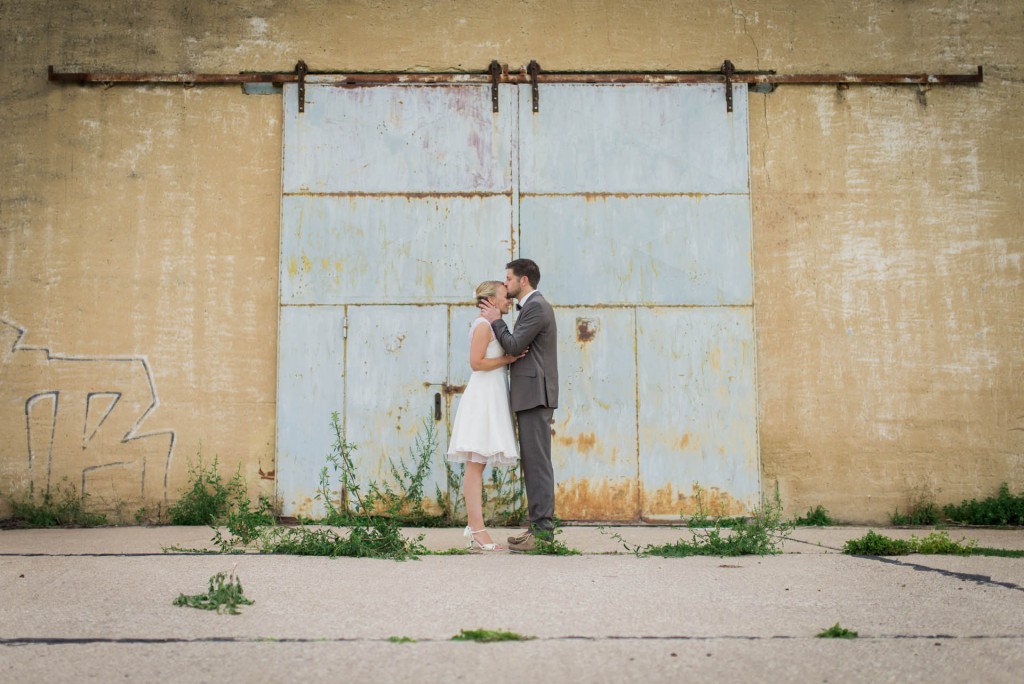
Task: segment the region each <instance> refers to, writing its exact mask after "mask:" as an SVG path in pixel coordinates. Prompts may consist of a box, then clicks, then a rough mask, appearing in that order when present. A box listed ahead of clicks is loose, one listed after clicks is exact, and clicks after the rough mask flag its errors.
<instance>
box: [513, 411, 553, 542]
mask: <svg viewBox="0 0 1024 684" xmlns="http://www.w3.org/2000/svg"><path fill="white" fill-rule="evenodd" d="M554 414H555V409H553V408H549V407H547V406H538V407H536V408H532V409H527V410H526V411H516V421H517V422H518V424H519V458H520V461H521V463H522V464H523V476H524V478H525V479H526V500H527V503H528V504H529V511H528V516H529V518H530V528H531V529H534V530H541V531H550V530H553V529H554V528H555V523H554V520H553V518H554V517H555V475H554V470H553V469H552V467H551V417H552V416H553V415H554Z"/></svg>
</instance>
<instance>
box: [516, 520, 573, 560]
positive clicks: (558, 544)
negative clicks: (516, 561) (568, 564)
mask: <svg viewBox="0 0 1024 684" xmlns="http://www.w3.org/2000/svg"><path fill="white" fill-rule="evenodd" d="M560 534H562V530H561V528H557V527H556V528H555V530H554V532H552V534H551V537H550V538H548V537H546V536H540V535H537V536H534V538H533V539H534V545H533V550H532V551H527V552H526V553H528V554H530V555H533V556H579V555H581V553H580V550H579V549H574V548H572V547H570V546H566V544H565V542H563V541H562V540H561V539H559V538H558V535H560Z"/></svg>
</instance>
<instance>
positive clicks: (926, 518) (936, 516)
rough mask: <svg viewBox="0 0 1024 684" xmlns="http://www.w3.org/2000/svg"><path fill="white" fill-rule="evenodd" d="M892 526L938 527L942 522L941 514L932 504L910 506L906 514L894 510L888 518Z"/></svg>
mask: <svg viewBox="0 0 1024 684" xmlns="http://www.w3.org/2000/svg"><path fill="white" fill-rule="evenodd" d="M889 521H890V522H891V523H892V524H893V525H938V524H939V523H940V522H942V512H941V511H940V510H939V507H938V506H937V505H935V503H934V502H931V501H929V502H925V503H921V504H917V505H911V506H910V508H909V509H908V510H907V512H906V513H900V509H899V508H896V509H895V510H894V511H893V512H892V514H891V515H890V516H889Z"/></svg>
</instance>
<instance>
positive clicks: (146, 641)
mask: <svg viewBox="0 0 1024 684" xmlns="http://www.w3.org/2000/svg"><path fill="white" fill-rule="evenodd" d="M819 638H821V637H815V636H792V635H782V634H780V635H772V636H754V635H742V634H734V635H718V636H692V635H690V636H688V635H664V636H630V635H605V636H580V635H565V636H550V637H527V638H524V639H519V640H517V641H593V642H599V641H807V640H816V639H819ZM858 640H868V641H894V640H924V641H928V640H944V641H959V640H963V641H979V640H1022V641H1024V634H968V635H964V636H956V635H954V634H883V635H878V636H860V637H858ZM452 642H453V639H451V638H448V639H437V638H431V637H427V638H423V639H413V640H412V641H411V642H409V643H419V644H443V643H452ZM274 643H276V644H317V643H325V644H334V643H368V644H369V643H392V640H391V639H390V638H387V639H385V638H367V637H216V636H211V637H192V638H185V637H7V638H0V646H12V647H13V646H87V645H92V644H125V645H162V644H274ZM456 643H458V642H456Z"/></svg>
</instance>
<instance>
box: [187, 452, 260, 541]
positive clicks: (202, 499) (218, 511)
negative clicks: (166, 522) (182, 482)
mask: <svg viewBox="0 0 1024 684" xmlns="http://www.w3.org/2000/svg"><path fill="white" fill-rule="evenodd" d="M188 479H189V485H190V487H189V489H187V490H186V491H185V493H184V494H182V495H181V496H180V497H179V498H178V500H177V501H175V502H174V503H173V504H172V505H171V507H170V509H169V510H168V515H169V516H170V520H171V524H172V525H216V524H217V523H218V522H220V521H221V520H222V519H223V518H224V517H226V516H227V514H228V512H229V511H230V509H231V504H232V501H233V500H234V499H236V498H238V496H240V495H241V494H243V493H244V491H245V480H244V479H243V478H242V472H241V465H239V471H238V472H237V473H236V474H235V476H234V477H233V478H231V480H229V481H227V482H225V481H224V478H223V476H222V475H221V474H220V470H219V468H218V459H217V457H216V456H214V457H213V463H210V464H209V465H206V464H204V463H203V456H202V454H201V453H200V454H198V455H197V456H196V460H195V462H194V463H193V462H192V461H189V463H188Z"/></svg>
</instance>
